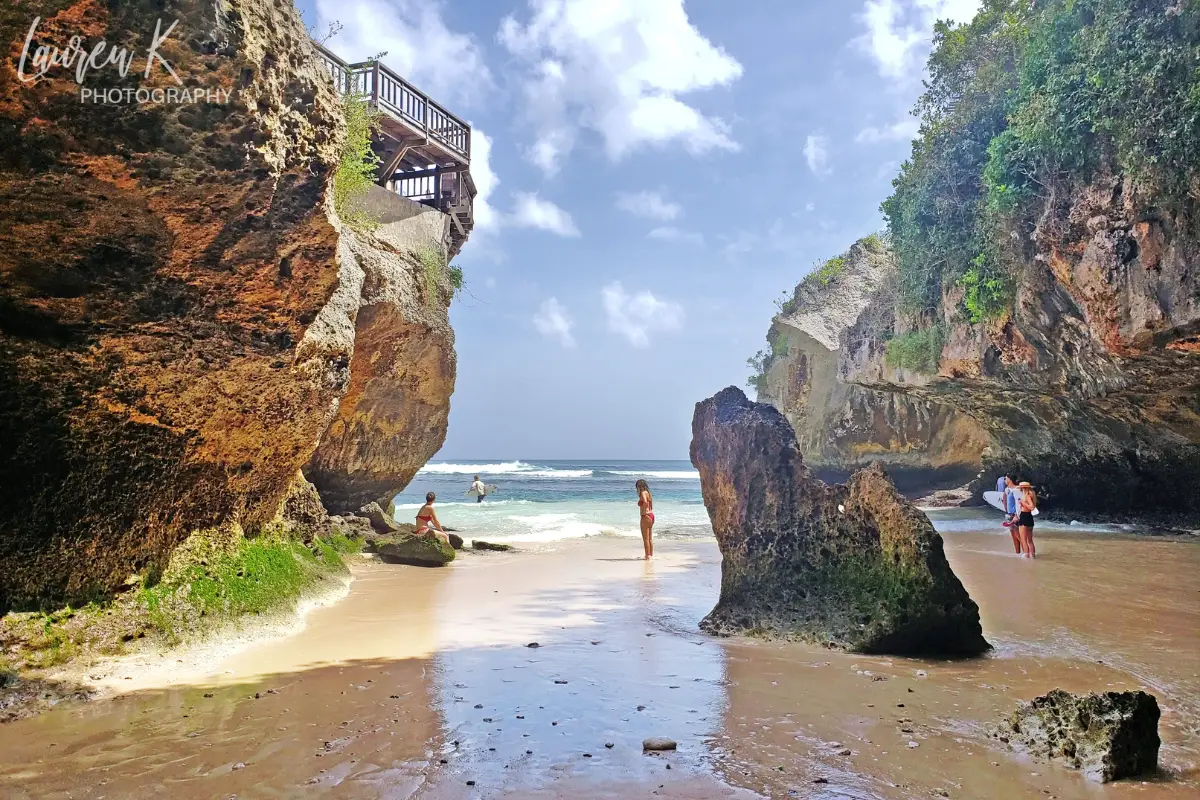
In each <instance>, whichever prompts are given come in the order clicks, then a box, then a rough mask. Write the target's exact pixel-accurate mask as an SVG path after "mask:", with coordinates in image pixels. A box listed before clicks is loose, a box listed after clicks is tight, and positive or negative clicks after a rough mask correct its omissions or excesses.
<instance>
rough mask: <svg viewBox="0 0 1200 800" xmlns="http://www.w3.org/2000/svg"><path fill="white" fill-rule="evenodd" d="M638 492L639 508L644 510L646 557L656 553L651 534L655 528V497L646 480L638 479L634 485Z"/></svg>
mask: <svg viewBox="0 0 1200 800" xmlns="http://www.w3.org/2000/svg"><path fill="white" fill-rule="evenodd" d="M633 488H635V489H637V493H638V508H639V509H640V510H641V512H642V546H643V547H645V548H646V558H650V557H651V556H653V555H654V542H653V541H652V540H651V538H650V534H651V533H652V532H653V530H654V498H653V497H651V496H650V486H649V484H647V483H646V482H645V481H644V480H640V479H639V480H638V482H637V483H635V484H634V485H633Z"/></svg>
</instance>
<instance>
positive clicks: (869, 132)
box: [854, 119, 921, 144]
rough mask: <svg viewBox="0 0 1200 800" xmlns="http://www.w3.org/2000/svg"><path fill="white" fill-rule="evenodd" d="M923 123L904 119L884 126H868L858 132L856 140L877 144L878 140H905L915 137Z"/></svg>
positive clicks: (861, 142)
mask: <svg viewBox="0 0 1200 800" xmlns="http://www.w3.org/2000/svg"><path fill="white" fill-rule="evenodd" d="M920 129H921V124H920V123H919V122H917V121H916V120H915V119H902V120H900V121H899V122H894V123H892V124H891V125H885V126H884V127H882V128H875V127H867V128H863V129H862V130H861V131H859V132H858V136H856V137H855V138H854V141H856V142H858V143H860V144H863V143H865V144H875V143H877V142H887V141H903V140H905V139H915V138H916V137H917V134H918V133H919V132H920Z"/></svg>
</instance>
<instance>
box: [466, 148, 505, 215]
mask: <svg viewBox="0 0 1200 800" xmlns="http://www.w3.org/2000/svg"><path fill="white" fill-rule="evenodd" d="M471 179H472V180H474V181H475V190H476V194H475V203H474V217H475V230H478V231H490V230H494V229H496V228H498V227H499V226H500V222H501V215H500V214H499V213H498V212H497V211H496V209H495V208H493V207H492V204H491V202H490V199H491V196H492V192H494V191H495V190H496V187H497V186H498V185H499V184H500V178H499V177H498V176H497V175H496V173H495V172H493V171H492V140H491V139H490V138H488V135H487V134H486V133H484V132H483V131H481V130H480V129H479V128H471Z"/></svg>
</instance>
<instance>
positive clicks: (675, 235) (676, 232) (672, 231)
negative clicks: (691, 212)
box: [646, 225, 704, 244]
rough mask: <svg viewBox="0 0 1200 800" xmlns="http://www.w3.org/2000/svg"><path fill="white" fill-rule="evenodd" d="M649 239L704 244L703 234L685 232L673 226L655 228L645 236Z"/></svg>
mask: <svg viewBox="0 0 1200 800" xmlns="http://www.w3.org/2000/svg"><path fill="white" fill-rule="evenodd" d="M646 236H648V237H649V238H651V239H659V240H661V241H664V242H681V243H684V244H704V234H702V233H697V232H696V231H685V230H680V229H679V228H676V227H675V226H673V225H664V226H662V227H659V228H655V229H654V230H652V231H650V232H649V233H647V234H646Z"/></svg>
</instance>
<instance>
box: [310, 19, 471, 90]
mask: <svg viewBox="0 0 1200 800" xmlns="http://www.w3.org/2000/svg"><path fill="white" fill-rule="evenodd" d="M442 7H443V6H442V3H441V2H440V1H439V0H316V9H317V29H318V30H322V29H324V28H326V26H327V25H329V24H330V23H332V22H339V23H341V25H342V30H341V32H340V33H338V34H337V35H336V36H334V37H333V38H332V39H331V40H330V41H329V42H328V43H327V44H326V46H327V47H328V48H329V49H330V50H332V51H333V52H335V53H337V54H338V55H339V56H341V57H342V58H343V59H345V60H346V61H352V62H353V61H364V60H366V59H367V58H370V57H371V56H373V55H375V54H377V53H379V52H382V51H387V55H386V56H384V57H383V63H384V64H386V65H387V66H388V67H390V68H391V69H393V70H394V71H396V72H397V73H399V74H400V75H401V77H403V78H405V79H406V80H409V81H411V82H412V83H413V84H415V85H416V86H417V88H419V89H420V90H421V91H423V92H427V93H428V94H430V95H431V96H432V97H433V98H434V99H435V100H436V101H437V102H439V103H441V104H443V105H446V106H449V107H450V110H451V111H454V110H455V105H469V104H471V103H472V102H475V101H476V100H479V99H480V98H481V97H482V96H483V95H484V94H485V93H486V91H487V89H488V88H489V86H490V85H491V83H492V76H491V73H490V72H489V70H488V68H487V65H486V64H485V63H484V60H483V54H482V53H481V51H480V49H479V46H478V45H477V44H476V43H475V41H474V40H473V39H472V38H471V37H470V36H467V35H465V34H462V33H455V32H454V31H451V30H450V29H449V28H447V27H446V23H445V21H444V20H443V19H442Z"/></svg>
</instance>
